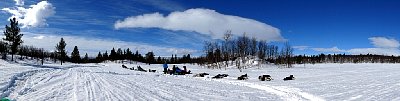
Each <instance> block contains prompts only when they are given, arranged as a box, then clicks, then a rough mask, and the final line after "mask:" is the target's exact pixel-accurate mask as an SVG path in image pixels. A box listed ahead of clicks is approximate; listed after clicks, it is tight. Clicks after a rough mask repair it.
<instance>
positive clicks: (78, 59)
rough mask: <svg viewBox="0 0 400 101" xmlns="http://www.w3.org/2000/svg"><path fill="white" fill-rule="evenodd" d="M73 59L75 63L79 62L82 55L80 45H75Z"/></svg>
mask: <svg viewBox="0 0 400 101" xmlns="http://www.w3.org/2000/svg"><path fill="white" fill-rule="evenodd" d="M71 60H72V62H73V63H79V62H80V60H81V56H80V55H79V50H78V46H75V47H74V50H73V51H72V53H71Z"/></svg>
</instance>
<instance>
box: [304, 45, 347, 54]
mask: <svg viewBox="0 0 400 101" xmlns="http://www.w3.org/2000/svg"><path fill="white" fill-rule="evenodd" d="M311 49H313V50H314V51H318V52H327V53H330V52H333V53H339V52H346V50H342V49H339V48H338V47H336V46H335V47H332V48H311Z"/></svg>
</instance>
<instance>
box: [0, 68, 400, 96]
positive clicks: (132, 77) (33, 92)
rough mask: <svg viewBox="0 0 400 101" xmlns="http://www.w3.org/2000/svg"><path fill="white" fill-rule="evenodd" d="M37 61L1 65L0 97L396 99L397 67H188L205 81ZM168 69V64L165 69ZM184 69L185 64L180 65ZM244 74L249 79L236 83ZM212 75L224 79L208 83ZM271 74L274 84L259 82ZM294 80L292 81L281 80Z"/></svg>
mask: <svg viewBox="0 0 400 101" xmlns="http://www.w3.org/2000/svg"><path fill="white" fill-rule="evenodd" d="M35 62H36V61H35V60H32V61H29V60H25V61H18V62H17V63H15V62H8V61H4V60H0V97H1V98H3V97H8V98H10V99H15V100H17V101H38V100H39V101H40V100H56V101H75V100H79V101H82V100H85V101H86V100H89V101H103V100H107V101H110V100H112V101H115V100H124V101H130V100H229V101H237V100H251V101H255V100H262V101H266V100H267V101H268V100H274V101H275V100H286V101H293V100H311V101H322V100H338V101H343V100H347V101H350V100H383V101H389V100H394V101H396V100H397V101H398V100H400V96H399V94H400V64H316V65H311V64H307V65H296V66H295V67H294V68H278V67H276V66H272V65H266V66H264V67H260V68H258V67H253V68H249V69H245V70H244V71H243V72H239V70H237V69H234V68H228V69H227V70H225V69H221V70H220V69H214V70H213V69H205V68H202V67H200V66H197V65H189V64H186V66H187V67H188V69H189V70H191V71H192V72H193V73H202V72H207V73H210V76H207V77H192V76H193V75H192V74H191V75H165V74H162V73H161V72H160V71H162V66H161V65H159V64H156V65H145V64H140V63H139V64H126V63H125V65H126V66H128V67H136V66H138V65H140V66H141V67H143V68H144V69H156V70H157V72H156V73H152V72H139V71H132V70H128V69H124V68H121V63H113V62H109V63H100V64H71V63H66V64H64V65H62V66H61V65H59V64H54V63H50V62H48V63H45V65H43V66H42V65H38V64H37V63H35ZM169 66H170V67H172V65H169ZM178 66H179V67H182V66H183V64H179V65H178ZM245 73H247V74H248V75H249V79H248V80H246V81H239V80H236V78H237V77H238V76H240V75H243V74H245ZM216 74H229V76H228V77H227V78H223V79H211V77H212V76H214V75H216ZM262 74H269V75H271V76H272V78H274V80H272V81H259V80H258V76H259V75H262ZM289 75H294V76H295V77H296V80H293V81H283V80H282V79H283V78H284V77H286V76H289Z"/></svg>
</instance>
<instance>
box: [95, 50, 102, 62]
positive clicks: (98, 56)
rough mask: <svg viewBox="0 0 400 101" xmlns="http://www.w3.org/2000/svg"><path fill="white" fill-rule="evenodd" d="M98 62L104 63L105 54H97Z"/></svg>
mask: <svg viewBox="0 0 400 101" xmlns="http://www.w3.org/2000/svg"><path fill="white" fill-rule="evenodd" d="M96 61H97V62H101V61H103V54H101V52H99V54H97V57H96Z"/></svg>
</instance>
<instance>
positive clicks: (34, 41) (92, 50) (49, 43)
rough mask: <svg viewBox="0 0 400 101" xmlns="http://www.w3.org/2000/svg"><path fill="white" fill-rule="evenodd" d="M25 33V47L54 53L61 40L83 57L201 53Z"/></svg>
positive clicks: (68, 49) (136, 44) (143, 44)
mask: <svg viewBox="0 0 400 101" xmlns="http://www.w3.org/2000/svg"><path fill="white" fill-rule="evenodd" d="M23 33H24V37H23V40H24V43H23V44H24V45H32V46H35V47H38V48H44V49H46V50H49V51H53V50H54V49H55V46H56V44H57V43H58V42H59V41H60V39H61V38H64V40H65V41H66V43H67V47H66V50H67V51H68V54H70V52H72V49H73V48H74V46H78V48H79V51H80V53H81V55H82V56H83V55H84V54H85V53H88V54H89V55H90V56H97V54H98V52H99V51H101V52H102V53H103V52H105V51H106V50H108V53H110V50H111V49H112V48H113V47H114V48H116V49H117V48H123V49H126V48H130V49H131V50H132V51H133V52H134V51H136V50H139V52H143V53H144V52H146V53H147V52H149V51H153V52H154V53H155V55H160V56H170V55H171V54H177V55H183V54H193V53H196V52H199V51H197V50H193V49H184V48H173V47H162V46H155V45H149V44H145V43H135V42H125V41H118V40H111V39H97V38H84V37H80V36H59V35H47V34H46V35H45V34H33V33H28V32H23Z"/></svg>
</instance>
